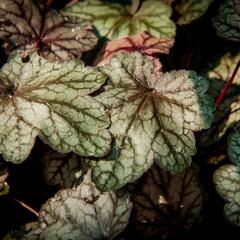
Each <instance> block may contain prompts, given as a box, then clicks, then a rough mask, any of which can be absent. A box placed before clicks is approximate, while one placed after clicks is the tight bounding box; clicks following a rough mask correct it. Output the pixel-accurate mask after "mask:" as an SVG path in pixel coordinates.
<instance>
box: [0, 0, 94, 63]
mask: <svg viewBox="0 0 240 240" xmlns="http://www.w3.org/2000/svg"><path fill="white" fill-rule="evenodd" d="M0 38H2V39H3V40H4V41H5V43H6V44H5V47H6V49H7V51H8V52H11V51H13V50H16V49H18V50H19V51H22V52H23V55H24V56H27V55H29V54H30V53H31V52H33V51H35V50H37V51H38V53H39V54H40V55H41V56H43V57H45V58H48V59H51V60H66V59H72V58H75V57H80V56H81V54H82V53H83V52H86V51H88V50H90V49H92V48H93V47H94V46H95V45H96V43H97V37H96V36H95V35H94V34H93V32H92V28H91V25H90V23H88V22H86V21H83V20H82V19H80V18H77V17H64V16H62V15H60V14H59V13H57V12H56V11H46V9H44V8H43V7H40V6H39V5H38V4H35V3H34V2H33V0H1V1H0Z"/></svg>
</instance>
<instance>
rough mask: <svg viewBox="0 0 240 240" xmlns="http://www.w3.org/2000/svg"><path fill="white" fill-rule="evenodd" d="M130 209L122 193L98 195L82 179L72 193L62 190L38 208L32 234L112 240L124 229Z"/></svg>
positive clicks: (90, 182) (128, 201)
mask: <svg viewBox="0 0 240 240" xmlns="http://www.w3.org/2000/svg"><path fill="white" fill-rule="evenodd" d="M131 209H132V203H131V201H130V197H129V195H128V194H127V193H126V192H125V193H121V195H120V196H117V195H116V194H115V193H114V192H105V193H100V192H99V191H98V190H97V189H96V187H95V185H94V184H93V183H92V181H91V179H90V177H89V176H88V175H86V176H85V177H84V180H83V182H82V183H81V184H80V185H79V186H78V187H77V188H76V189H65V190H62V191H60V192H58V193H57V194H56V195H55V196H54V197H53V198H51V199H49V200H48V201H47V202H46V203H45V204H44V205H43V206H42V208H41V209H40V212H39V215H40V216H39V230H38V231H37V230H36V232H39V239H51V240H55V239H64V240H65V239H71V240H95V239H113V238H114V237H115V236H116V235H118V234H119V233H120V232H122V231H123V230H124V228H125V227H126V226H127V224H128V218H129V215H130V212H131ZM33 235H34V234H33Z"/></svg>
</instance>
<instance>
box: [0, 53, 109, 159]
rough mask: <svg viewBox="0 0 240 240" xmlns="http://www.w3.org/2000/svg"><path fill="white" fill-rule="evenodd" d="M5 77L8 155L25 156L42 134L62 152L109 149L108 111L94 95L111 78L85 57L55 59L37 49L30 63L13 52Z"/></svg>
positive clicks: (1, 142)
mask: <svg viewBox="0 0 240 240" xmlns="http://www.w3.org/2000/svg"><path fill="white" fill-rule="evenodd" d="M0 79H1V82H0V83H1V85H0V153H2V155H3V157H4V158H5V159H6V160H9V161H12V162H14V163H20V162H22V161H23V160H25V159H26V158H27V156H28V155H29V153H30V151H31V149H32V147H33V145H34V141H35V138H36V136H39V137H40V138H41V139H42V140H43V141H44V142H46V143H47V144H49V145H50V146H51V147H52V148H53V149H55V150H57V151H59V152H62V153H66V152H70V151H73V152H75V153H78V154H80V155H85V156H103V155H105V154H106V153H107V152H108V151H109V148H110V142H111V137H110V135H109V132H108V131H107V130H106V129H105V128H106V127H108V125H109V118H108V115H107V114H106V113H105V111H104V109H103V106H101V104H100V103H98V102H97V101H96V100H94V99H93V98H92V97H90V96H88V94H90V93H92V92H94V91H96V90H98V89H99V88H100V87H101V85H102V84H103V83H104V82H105V79H106V76H105V75H104V74H103V73H101V72H100V71H98V70H96V69H93V68H91V67H84V64H83V62H82V61H80V60H72V61H68V62H61V63H57V62H55V63H54V62H49V61H48V60H46V59H44V58H42V57H40V56H38V54H36V53H35V54H33V55H32V56H31V57H30V60H29V62H27V63H23V62H22V59H21V57H20V56H19V55H17V56H15V57H13V58H12V59H11V60H10V61H9V63H7V64H5V65H4V66H3V68H2V70H1V72H0Z"/></svg>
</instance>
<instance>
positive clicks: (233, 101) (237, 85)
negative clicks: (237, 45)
mask: <svg viewBox="0 0 240 240" xmlns="http://www.w3.org/2000/svg"><path fill="white" fill-rule="evenodd" d="M239 60H240V54H237V55H232V54H230V53H227V54H225V55H224V56H222V58H221V59H220V62H219V64H218V65H217V66H216V67H214V68H213V69H212V70H210V71H209V72H208V77H209V81H210V88H209V94H210V95H212V96H213V97H214V98H215V99H216V98H217V97H218V96H219V94H220V93H221V90H222V89H223V87H224V85H225V83H226V81H227V80H228V79H229V78H230V77H231V74H232V72H233V71H234V68H235V67H236V65H237V62H238V61H239ZM239 92H240V71H238V72H237V74H236V76H235V78H234V81H233V83H232V85H231V87H230V89H229V90H228V92H227V95H226V96H225V98H224V101H223V102H222V103H221V105H220V107H219V109H218V111H216V112H215V115H214V120H213V124H212V126H211V128H210V129H208V130H207V131H206V132H205V133H204V134H203V135H202V136H201V145H202V146H208V145H212V144H214V143H216V142H217V141H219V140H220V139H221V138H222V137H223V136H224V135H225V133H226V131H227V130H228V129H229V128H231V127H232V126H233V124H234V123H236V122H238V121H239V120H240V95H239Z"/></svg>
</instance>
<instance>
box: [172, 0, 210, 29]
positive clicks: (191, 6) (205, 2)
mask: <svg viewBox="0 0 240 240" xmlns="http://www.w3.org/2000/svg"><path fill="white" fill-rule="evenodd" d="M212 1H213V0H182V1H181V2H180V4H178V5H177V6H176V10H177V11H178V12H179V13H180V14H181V16H180V18H179V19H178V21H177V23H178V24H179V25H185V24H189V23H191V22H192V21H194V20H196V19H198V18H200V17H201V16H202V15H203V14H204V13H205V12H206V11H207V9H208V7H209V5H210V4H211V3H212Z"/></svg>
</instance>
